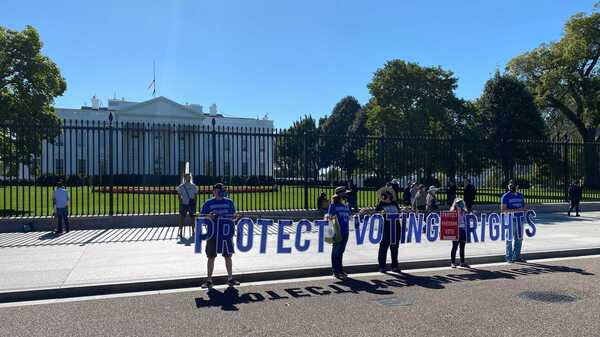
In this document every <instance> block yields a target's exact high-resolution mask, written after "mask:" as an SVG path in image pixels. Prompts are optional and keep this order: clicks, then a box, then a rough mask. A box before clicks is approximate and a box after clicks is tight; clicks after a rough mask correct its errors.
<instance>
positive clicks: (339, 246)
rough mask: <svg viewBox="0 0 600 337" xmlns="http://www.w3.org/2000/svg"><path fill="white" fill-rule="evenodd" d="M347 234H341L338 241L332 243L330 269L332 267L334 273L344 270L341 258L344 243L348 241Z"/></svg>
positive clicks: (344, 246)
mask: <svg viewBox="0 0 600 337" xmlns="http://www.w3.org/2000/svg"><path fill="white" fill-rule="evenodd" d="M348 236H349V234H342V239H341V240H340V241H339V242H334V243H333V248H332V249H331V269H333V273H334V274H339V273H341V272H343V271H344V266H343V265H342V259H343V257H344V251H345V250H346V244H347V243H348Z"/></svg>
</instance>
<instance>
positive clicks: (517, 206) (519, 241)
mask: <svg viewBox="0 0 600 337" xmlns="http://www.w3.org/2000/svg"><path fill="white" fill-rule="evenodd" d="M500 200H501V201H500V202H501V206H500V211H501V212H502V213H517V212H524V211H526V209H525V197H524V196H523V194H522V193H521V192H518V191H517V185H516V184H515V183H514V182H512V181H511V182H510V183H509V184H508V192H506V193H504V195H503V196H502V198H501V199H500ZM512 228H513V230H512V232H513V233H512V234H513V239H512V240H508V236H507V240H506V256H505V259H506V262H508V263H514V262H526V261H525V260H524V259H522V258H521V247H522V245H523V238H522V237H521V231H520V228H519V226H517V225H516V222H515V223H513V226H512ZM513 242H514V245H513Z"/></svg>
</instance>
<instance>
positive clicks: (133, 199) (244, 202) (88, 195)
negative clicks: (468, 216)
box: [0, 186, 600, 216]
mask: <svg viewBox="0 0 600 337" xmlns="http://www.w3.org/2000/svg"><path fill="white" fill-rule="evenodd" d="M68 190H69V193H70V197H71V206H70V212H71V214H73V215H102V214H108V213H109V205H110V195H109V194H108V193H100V192H92V187H91V186H78V187H69V188H68ZM333 190H334V188H333V187H310V188H309V190H308V207H309V208H310V209H314V208H315V207H316V200H317V197H318V195H319V192H321V191H325V192H326V193H327V195H328V196H331V194H333ZM502 193H503V190H502V189H494V188H491V189H485V190H484V189H479V190H478V196H477V202H478V203H499V196H500V195H501V194H502ZM523 193H524V194H525V197H526V199H527V201H528V202H529V203H541V202H559V201H562V199H563V198H564V191H558V190H535V189H531V190H525V191H523ZM438 196H439V199H440V201H441V202H442V203H445V202H446V200H445V199H446V195H445V193H443V192H442V193H439V195H438ZM208 197H210V195H209V194H201V195H200V197H199V199H198V203H199V204H201V203H202V202H203V201H204V200H206V199H207V198H208ZM230 197H231V198H232V199H233V200H234V201H235V203H236V205H237V208H238V210H243V211H247V210H281V209H302V208H304V188H303V187H302V186H279V187H278V190H277V191H274V192H237V193H231V194H230ZM375 199H376V195H375V192H374V191H360V193H359V207H365V206H371V207H372V206H375V204H376V200H375ZM584 200H600V193H599V192H596V193H590V192H587V193H585V194H584ZM51 207H52V188H51V187H40V186H37V187H34V186H12V187H9V186H7V187H0V216H45V215H50V214H52V208H51ZM178 207H179V202H178V200H177V195H175V194H158V193H157V194H132V193H115V194H113V212H114V214H139V213H144V214H148V213H175V212H177V211H178Z"/></svg>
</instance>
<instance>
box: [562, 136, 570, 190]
mask: <svg viewBox="0 0 600 337" xmlns="http://www.w3.org/2000/svg"><path fill="white" fill-rule="evenodd" d="M563 146H564V147H565V149H564V151H563V156H564V157H563V162H564V165H565V167H564V185H565V186H564V192H565V200H569V180H570V179H569V139H568V138H565V142H564V143H563Z"/></svg>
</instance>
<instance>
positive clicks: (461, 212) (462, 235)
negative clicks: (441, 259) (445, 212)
mask: <svg viewBox="0 0 600 337" xmlns="http://www.w3.org/2000/svg"><path fill="white" fill-rule="evenodd" d="M450 211H452V212H456V213H457V215H458V240H454V241H452V250H451V251H450V266H451V267H452V268H456V250H457V249H458V248H459V247H460V266H461V267H469V265H468V264H466V263H465V246H466V244H467V229H466V228H467V226H466V223H465V202H464V201H463V200H462V199H460V198H456V199H454V202H453V203H452V206H451V207H450Z"/></svg>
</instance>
